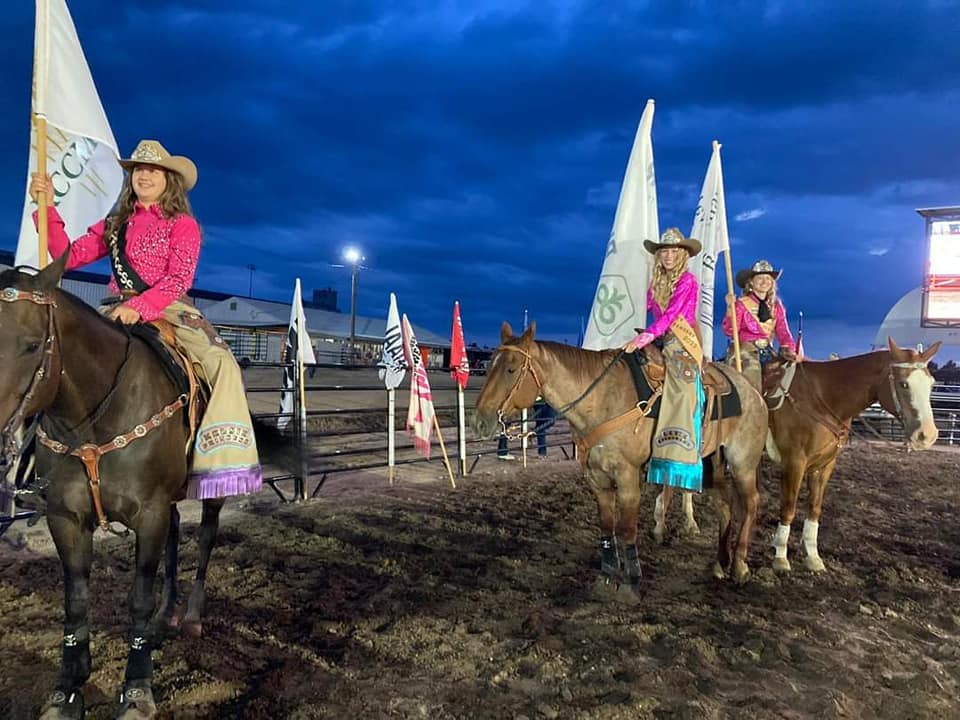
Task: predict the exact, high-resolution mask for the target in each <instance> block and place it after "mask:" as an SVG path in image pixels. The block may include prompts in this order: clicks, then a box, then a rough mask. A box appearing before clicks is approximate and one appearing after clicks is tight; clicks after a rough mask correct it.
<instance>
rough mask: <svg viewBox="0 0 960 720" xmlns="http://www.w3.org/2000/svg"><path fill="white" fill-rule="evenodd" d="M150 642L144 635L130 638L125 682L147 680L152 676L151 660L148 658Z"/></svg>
mask: <svg viewBox="0 0 960 720" xmlns="http://www.w3.org/2000/svg"><path fill="white" fill-rule="evenodd" d="M150 650H151V643H150V639H149V638H148V637H147V636H146V635H136V636H133V637H131V638H130V654H129V655H128V656H127V673H126V682H127V683H129V682H130V681H131V680H147V681H149V680H150V678H151V677H152V676H153V660H152V659H151V658H150Z"/></svg>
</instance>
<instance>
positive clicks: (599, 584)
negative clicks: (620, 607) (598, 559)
mask: <svg viewBox="0 0 960 720" xmlns="http://www.w3.org/2000/svg"><path fill="white" fill-rule="evenodd" d="M590 595H592V596H593V598H594V599H595V600H600V601H602V602H605V601H607V600H612V599H613V598H615V597H616V596H617V580H616V578H614V577H613V576H612V575H603V574H601V575H600V576H599V577H598V578H597V580H596V582H594V583H593V589H592V590H591V591H590Z"/></svg>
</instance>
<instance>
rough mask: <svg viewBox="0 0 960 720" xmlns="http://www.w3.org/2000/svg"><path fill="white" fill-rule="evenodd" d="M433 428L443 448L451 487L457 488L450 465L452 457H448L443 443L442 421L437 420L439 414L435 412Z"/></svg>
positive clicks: (444, 461) (444, 462)
mask: <svg viewBox="0 0 960 720" xmlns="http://www.w3.org/2000/svg"><path fill="white" fill-rule="evenodd" d="M433 428H434V430H436V431H437V440H439V441H440V449H441V450H443V464H444V465H446V466H447V477H449V478H450V487H452V488H453V489H454V490H456V489H457V483H456V482H454V479H453V469H452V468H451V467H450V458H449V457H447V446H446V445H444V443H443V433H442V432H440V421H439V420H437V414H436V413H434V414H433Z"/></svg>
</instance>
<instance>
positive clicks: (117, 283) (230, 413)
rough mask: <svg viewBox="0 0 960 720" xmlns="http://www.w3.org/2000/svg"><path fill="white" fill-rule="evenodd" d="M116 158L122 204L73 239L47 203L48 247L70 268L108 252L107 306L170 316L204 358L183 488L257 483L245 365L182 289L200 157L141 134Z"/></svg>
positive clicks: (203, 490) (224, 490) (133, 316)
mask: <svg viewBox="0 0 960 720" xmlns="http://www.w3.org/2000/svg"><path fill="white" fill-rule="evenodd" d="M120 164H121V165H122V166H123V167H124V168H125V169H126V170H127V171H128V172H127V175H126V177H125V178H124V182H123V187H122V189H121V190H120V198H119V199H118V201H117V204H116V206H115V207H114V209H113V211H112V212H111V213H110V214H109V215H108V216H107V217H106V218H104V219H103V220H101V221H100V222H98V223H97V224H96V225H94V226H93V227H91V228H89V229H88V230H87V233H86V234H85V235H83V236H82V237H79V238H77V239H76V241H74V242H73V243H72V244H71V242H70V238H69V237H67V233H66V230H65V228H64V223H63V219H62V218H61V217H60V214H59V213H58V212H57V210H56V208H55V207H50V208H49V210H48V225H49V245H50V253H51V255H53V256H54V257H58V256H60V254H62V253H64V252H69V253H70V257H69V259H68V261H67V268H68V269H69V268H76V267H81V266H83V265H87V264H88V263H92V262H94V261H96V260H99V259H100V258H103V257H106V256H109V257H110V264H111V267H112V270H113V273H112V275H113V276H112V278H111V279H110V284H109V289H110V291H111V293H112V295H113V297H112V298H109V299H108V300H106V301H104V304H105V307H103V308H101V310H102V311H103V312H105V313H106V314H107V316H108V317H110V318H112V319H114V320H116V321H117V322H121V323H123V324H125V325H131V324H133V323H137V322H150V321H153V320H157V319H160V318H163V319H165V320H168V321H169V322H170V323H171V324H172V325H173V327H174V331H175V332H176V335H177V340H178V341H179V342H180V344H181V345H182V346H183V348H184V349H185V350H186V351H187V353H188V354H189V355H190V356H191V358H192V359H193V360H194V363H195V364H198V365H200V366H201V367H202V370H203V375H204V376H205V379H206V380H207V382H208V383H209V385H210V388H211V395H210V401H209V404H208V406H207V409H206V411H205V413H204V416H203V419H202V420H201V422H200V426H199V428H198V429H197V436H196V440H195V443H194V448H193V453H192V461H191V468H190V481H189V485H188V488H187V497H192V498H199V499H205V498H214V497H225V496H227V495H239V494H244V493H251V492H257V491H258V490H259V489H260V487H261V485H262V482H263V477H262V471H261V467H260V460H259V456H258V454H257V446H256V442H255V441H254V435H253V426H252V423H251V421H250V410H249V408H248V406H247V400H246V391H245V390H244V387H243V378H242V376H241V373H240V367H239V366H238V365H237V361H236V360H235V359H234V357H233V353H232V352H230V347H229V346H228V345H227V344H226V343H225V342H224V341H223V339H222V338H221V337H220V336H219V335H218V334H217V331H216V330H215V329H214V328H213V326H212V325H211V324H210V323H209V322H207V320H206V318H204V317H203V315H201V314H200V312H199V311H198V310H197V309H196V308H195V307H193V305H192V304H191V303H190V300H189V298H188V297H187V295H186V293H187V290H189V289H190V288H191V286H192V285H193V277H194V273H195V272H196V269H197V258H198V256H199V254H200V227H199V225H197V221H196V220H195V219H194V218H193V213H192V211H191V209H190V203H189V201H188V200H187V193H188V192H189V191H190V190H191V189H192V188H193V186H194V185H195V184H196V182H197V168H196V165H194V164H193V162H192V161H191V160H190V159H189V158H186V157H183V156H180V155H171V154H170V153H169V152H167V150H166V149H165V148H164V147H163V146H162V145H161V144H160V143H159V142H157V141H156V140H142V141H141V142H140V143H139V144H138V145H137V147H136V149H135V150H134V151H133V154H132V155H131V156H130V158H129V159H127V160H121V161H120ZM41 191H42V192H46V194H47V197H53V196H54V195H53V184H52V182H51V180H50V177H49V176H42V175H39V174H35V175H34V176H33V178H32V180H31V183H30V195H31V197H33V199H34V201H36V198H37V194H38V193H39V192H41ZM34 219H35V220H36V214H34Z"/></svg>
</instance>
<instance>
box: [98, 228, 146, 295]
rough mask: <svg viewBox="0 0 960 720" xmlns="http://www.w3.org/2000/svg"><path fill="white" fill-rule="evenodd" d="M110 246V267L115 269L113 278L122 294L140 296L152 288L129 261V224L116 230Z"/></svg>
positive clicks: (109, 242)
mask: <svg viewBox="0 0 960 720" xmlns="http://www.w3.org/2000/svg"><path fill="white" fill-rule="evenodd" d="M108 245H109V246H110V266H111V268H112V269H113V277H114V278H115V279H116V281H117V285H118V286H119V287H120V293H121V294H131V293H135V294H137V295H139V294H140V293H142V292H144V291H145V290H149V289H150V286H149V285H147V283H146V282H144V280H143V278H141V277H140V276H139V275H138V274H137V271H136V270H134V269H133V267H132V266H131V265H130V263H129V261H128V260H127V224H126V223H123V225H121V226H120V229H119V230H115V231H114V232H113V234H112V235H111V236H110V239H109V241H108Z"/></svg>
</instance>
